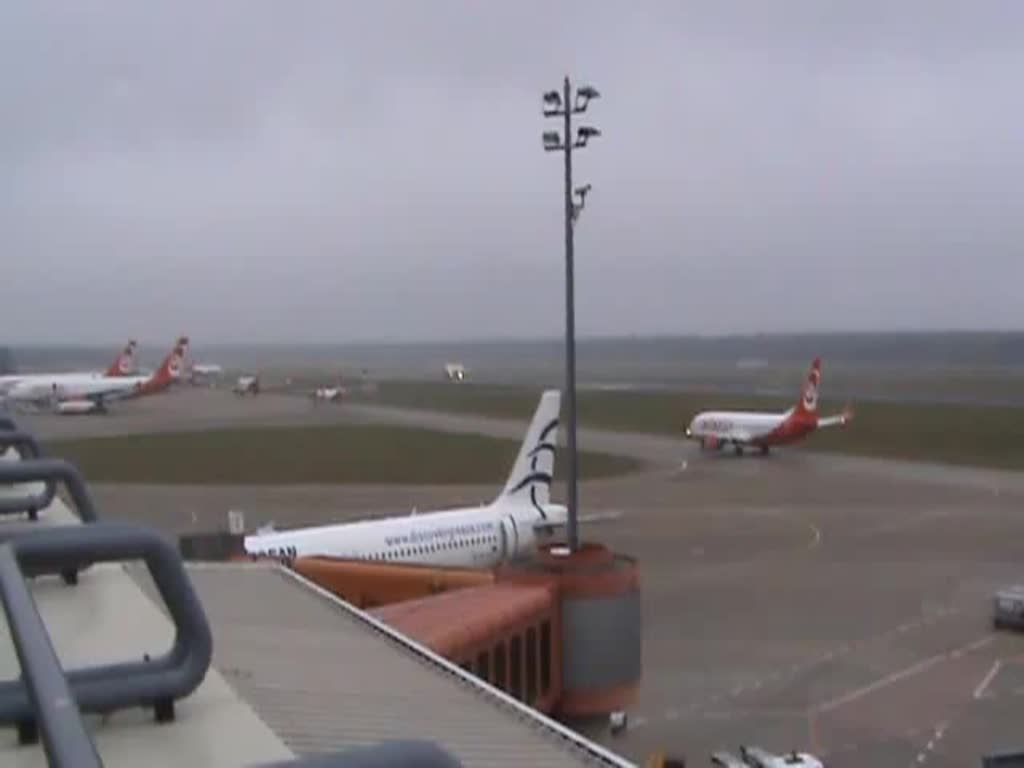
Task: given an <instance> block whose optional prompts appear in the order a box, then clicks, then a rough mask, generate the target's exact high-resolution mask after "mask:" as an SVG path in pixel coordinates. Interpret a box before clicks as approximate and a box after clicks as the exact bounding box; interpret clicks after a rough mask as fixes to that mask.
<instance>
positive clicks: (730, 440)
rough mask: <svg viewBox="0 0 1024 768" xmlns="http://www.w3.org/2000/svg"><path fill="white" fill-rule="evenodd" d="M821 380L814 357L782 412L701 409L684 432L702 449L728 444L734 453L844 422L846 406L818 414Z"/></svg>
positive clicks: (764, 448)
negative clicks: (794, 399) (792, 399)
mask: <svg viewBox="0 0 1024 768" xmlns="http://www.w3.org/2000/svg"><path fill="white" fill-rule="evenodd" d="M820 383H821V359H820V358H815V359H814V362H813V363H811V370H810V371H809V372H808V374H807V380H806V381H805V382H804V387H803V391H802V392H801V393H800V399H799V400H798V401H797V404H796V406H794V407H793V408H790V409H789V410H788V411H786V412H784V413H758V412H754V411H705V412H702V413H698V414H697V415H696V416H694V417H693V420H692V421H691V422H690V426H689V427H688V428H687V430H686V436H687V437H688V438H690V439H691V440H697V441H698V442H700V444H701V446H702V447H703V448H704V449H706V450H719V449H721V448H723V447H725V446H727V445H732V447H733V449H734V450H735V451H736V453H738V454H739V453H743V449H744V448H747V447H751V448H758V449H760V451H761V452H762V453H768V452H769V450H770V449H771V447H772V446H774V445H785V444H788V443H795V442H797V441H798V440H802V439H804V438H805V437H807V436H808V435H809V434H811V433H812V432H814V431H815V430H816V429H821V428H822V427H834V426H845V425H846V424H848V423H849V422H850V420H851V419H853V412H852V411H851V410H850V409H847V410H846V411H844V412H843V413H842V414H840V415H838V416H827V417H825V418H822V417H820V416H818V386H819V385H820Z"/></svg>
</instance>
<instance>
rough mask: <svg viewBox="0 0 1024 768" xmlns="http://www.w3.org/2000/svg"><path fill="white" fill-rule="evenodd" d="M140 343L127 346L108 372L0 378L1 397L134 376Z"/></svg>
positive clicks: (12, 374)
mask: <svg viewBox="0 0 1024 768" xmlns="http://www.w3.org/2000/svg"><path fill="white" fill-rule="evenodd" d="M137 347H138V343H137V342H136V341H135V340H134V339H132V340H131V341H129V342H128V344H126V345H125V347H124V349H123V350H121V353H120V354H119V355H118V356H117V357H116V358H115V359H114V362H113V363H111V364H110V367H109V368H107V370H106V371H71V372H67V373H8V374H4V375H3V376H0V395H6V394H8V393H10V392H11V390H13V389H14V388H16V387H19V386H20V387H22V391H25V390H26V389H27V388H28V387H36V386H39V385H42V386H43V387H46V388H49V387H50V386H51V385H52V384H53V383H55V382H56V383H59V384H69V385H70V384H76V383H81V382H85V381H96V380H97V379H102V378H104V377H111V378H113V377H122V376H129V375H131V374H133V373H134V372H135V370H136V365H135V350H136V348H137Z"/></svg>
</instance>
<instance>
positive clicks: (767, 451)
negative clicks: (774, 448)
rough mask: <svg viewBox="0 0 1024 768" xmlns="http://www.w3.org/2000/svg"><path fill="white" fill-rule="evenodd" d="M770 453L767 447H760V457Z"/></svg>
mask: <svg viewBox="0 0 1024 768" xmlns="http://www.w3.org/2000/svg"><path fill="white" fill-rule="evenodd" d="M770 452H771V449H769V448H768V446H767V445H762V446H761V455H762V456H767V455H768V454H769V453H770Z"/></svg>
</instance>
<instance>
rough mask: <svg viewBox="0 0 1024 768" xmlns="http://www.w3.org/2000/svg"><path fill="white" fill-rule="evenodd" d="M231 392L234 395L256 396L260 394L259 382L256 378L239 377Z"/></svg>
mask: <svg viewBox="0 0 1024 768" xmlns="http://www.w3.org/2000/svg"><path fill="white" fill-rule="evenodd" d="M231 391H232V392H234V393H235V394H236V395H258V394H259V393H260V380H259V377H258V376H239V377H238V381H236V382H235V386H234V387H232V390H231Z"/></svg>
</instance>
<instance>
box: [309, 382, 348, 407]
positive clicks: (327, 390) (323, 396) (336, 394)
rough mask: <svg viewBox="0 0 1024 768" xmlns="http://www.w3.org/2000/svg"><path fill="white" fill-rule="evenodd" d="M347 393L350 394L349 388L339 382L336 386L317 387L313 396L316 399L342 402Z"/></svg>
mask: <svg viewBox="0 0 1024 768" xmlns="http://www.w3.org/2000/svg"><path fill="white" fill-rule="evenodd" d="M346 395H348V390H347V389H345V387H343V386H341V384H338V385H337V386H334V387H317V388H316V389H314V390H313V395H312V397H313V400H316V401H324V402H328V403H340V402H341V401H342V400H343V399H344V398H345V396H346Z"/></svg>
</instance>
